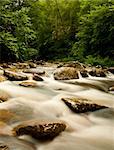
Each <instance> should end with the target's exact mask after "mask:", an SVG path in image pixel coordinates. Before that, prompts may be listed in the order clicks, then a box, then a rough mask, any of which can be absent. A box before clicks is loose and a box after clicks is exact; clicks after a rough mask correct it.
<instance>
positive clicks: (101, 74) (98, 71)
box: [89, 69, 106, 77]
mask: <svg viewBox="0 0 114 150" xmlns="http://www.w3.org/2000/svg"><path fill="white" fill-rule="evenodd" d="M89 74H90V75H91V76H95V77H106V74H105V71H104V70H102V69H92V70H91V71H89Z"/></svg>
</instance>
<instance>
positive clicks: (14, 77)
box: [4, 70, 27, 81]
mask: <svg viewBox="0 0 114 150" xmlns="http://www.w3.org/2000/svg"><path fill="white" fill-rule="evenodd" d="M4 76H6V77H7V78H8V79H9V80H11V81H23V80H27V76H26V75H23V74H21V73H16V72H12V71H8V70H5V71H4Z"/></svg>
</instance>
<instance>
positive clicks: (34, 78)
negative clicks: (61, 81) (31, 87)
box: [33, 74, 43, 81]
mask: <svg viewBox="0 0 114 150" xmlns="http://www.w3.org/2000/svg"><path fill="white" fill-rule="evenodd" d="M33 80H36V81H43V79H42V78H41V77H40V76H39V75H38V74H34V75H33Z"/></svg>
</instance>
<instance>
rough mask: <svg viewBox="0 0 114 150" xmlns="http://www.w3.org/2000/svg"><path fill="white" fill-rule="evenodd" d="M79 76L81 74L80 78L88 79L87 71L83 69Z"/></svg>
mask: <svg viewBox="0 0 114 150" xmlns="http://www.w3.org/2000/svg"><path fill="white" fill-rule="evenodd" d="M80 74H81V76H82V77H83V78H86V77H88V72H87V70H85V69H83V70H80Z"/></svg>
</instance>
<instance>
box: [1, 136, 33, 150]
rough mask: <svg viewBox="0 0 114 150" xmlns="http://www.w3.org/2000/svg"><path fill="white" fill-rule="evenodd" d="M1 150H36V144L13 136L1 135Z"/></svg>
mask: <svg viewBox="0 0 114 150" xmlns="http://www.w3.org/2000/svg"><path fill="white" fill-rule="evenodd" d="M0 150H35V146H34V145H33V144H31V143H29V142H26V141H24V140H19V139H17V138H15V137H12V136H7V135H1V136H0Z"/></svg>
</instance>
